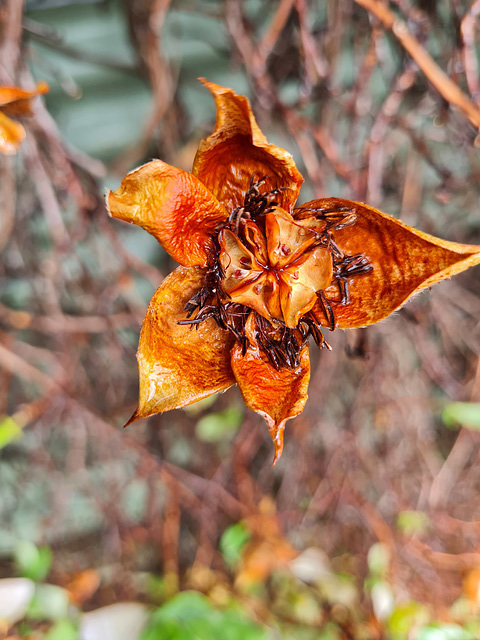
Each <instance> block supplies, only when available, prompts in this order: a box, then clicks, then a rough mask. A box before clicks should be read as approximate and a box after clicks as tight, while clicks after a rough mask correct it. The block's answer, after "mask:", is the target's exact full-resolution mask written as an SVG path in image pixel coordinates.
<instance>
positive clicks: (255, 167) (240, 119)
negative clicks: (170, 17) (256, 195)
mask: <svg viewBox="0 0 480 640" xmlns="http://www.w3.org/2000/svg"><path fill="white" fill-rule="evenodd" d="M201 81H202V82H203V84H204V85H205V86H206V87H207V89H209V91H210V92H211V93H212V95H213V97H214V99H215V105H216V107H217V120H216V125H215V130H214V132H213V133H212V134H211V135H210V136H209V137H208V138H206V139H205V140H203V141H202V142H201V143H200V146H199V149H198V151H197V155H196V156H195V161H194V164H193V174H194V175H196V176H197V178H199V179H200V180H201V181H202V182H203V184H204V185H205V186H206V187H208V189H210V191H211V192H212V193H213V194H214V195H215V196H216V197H217V198H218V200H220V202H222V203H223V204H224V205H225V206H226V207H227V209H228V210H229V211H231V210H233V209H235V208H236V207H239V206H242V205H243V201H244V197H245V193H246V192H247V190H248V189H249V187H250V181H251V178H252V176H253V177H254V179H255V180H259V179H261V178H263V177H265V178H266V180H265V183H264V185H263V187H262V190H265V191H268V190H271V189H276V188H277V187H282V188H283V189H285V190H284V191H281V192H280V193H278V194H277V195H276V196H275V200H276V201H277V202H278V203H279V204H280V205H281V206H282V207H283V208H284V209H286V210H287V211H290V210H291V209H292V208H293V206H294V204H295V202H296V201H297V198H298V194H299V191H300V185H301V184H302V182H303V178H302V176H301V175H300V173H299V172H298V170H297V168H296V166H295V162H294V160H293V158H292V156H291V155H290V154H289V153H288V152H287V151H285V150H284V149H281V148H280V147H277V146H275V145H273V144H269V142H268V140H267V139H266V138H265V136H264V135H263V133H262V132H261V131H260V129H259V127H258V125H257V123H256V121H255V118H254V116H253V114H252V110H251V108H250V103H249V101H248V99H247V98H245V97H244V96H239V95H237V94H236V93H235V92H234V91H233V90H232V89H228V88H226V87H220V86H218V85H216V84H214V83H213V82H207V81H206V80H203V79H202V80H201Z"/></svg>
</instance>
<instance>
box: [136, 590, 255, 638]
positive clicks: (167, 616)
mask: <svg viewBox="0 0 480 640" xmlns="http://www.w3.org/2000/svg"><path fill="white" fill-rule="evenodd" d="M266 638H267V635H266V631H265V630H264V629H263V628H262V627H260V626H259V625H257V624H255V623H253V622H251V621H250V620H248V619H247V618H246V617H245V616H243V615H242V614H241V613H238V612H237V611H233V610H230V609H227V610H224V611H220V610H218V609H215V608H214V607H213V606H212V604H211V603H210V601H209V600H208V599H207V598H206V597H205V596H202V595H201V594H199V593H195V592H190V591H185V592H183V593H180V594H178V595H177V596H175V597H174V598H172V599H171V600H170V601H169V602H167V603H166V604H165V605H163V606H162V607H160V608H159V609H157V611H155V613H154V614H153V616H152V618H151V620H150V623H149V625H148V627H147V629H146V630H145V631H144V632H143V634H142V635H141V637H140V640H266Z"/></svg>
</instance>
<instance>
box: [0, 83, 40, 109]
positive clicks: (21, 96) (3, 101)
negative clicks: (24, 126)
mask: <svg viewBox="0 0 480 640" xmlns="http://www.w3.org/2000/svg"><path fill="white" fill-rule="evenodd" d="M49 90H50V87H49V86H48V84H47V83H46V82H38V83H37V87H36V89H34V90H33V91H25V90H24V89H20V88H19V87H0V108H1V109H2V111H3V112H4V113H8V114H9V115H29V114H31V113H32V108H31V100H32V99H33V98H35V97H36V96H38V95H41V94H44V93H48V91H49Z"/></svg>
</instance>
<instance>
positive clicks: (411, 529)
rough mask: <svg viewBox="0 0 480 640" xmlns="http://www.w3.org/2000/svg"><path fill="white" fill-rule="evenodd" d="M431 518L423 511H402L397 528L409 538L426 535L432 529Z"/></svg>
mask: <svg viewBox="0 0 480 640" xmlns="http://www.w3.org/2000/svg"><path fill="white" fill-rule="evenodd" d="M430 525H431V522H430V518H429V517H428V515H427V514H426V513H424V512H423V511H409V510H407V511H401V512H400V513H399V514H398V518H397V527H398V529H399V530H400V531H402V532H403V533H405V534H406V535H407V536H411V535H413V534H414V533H426V532H427V531H428V530H429V529H430Z"/></svg>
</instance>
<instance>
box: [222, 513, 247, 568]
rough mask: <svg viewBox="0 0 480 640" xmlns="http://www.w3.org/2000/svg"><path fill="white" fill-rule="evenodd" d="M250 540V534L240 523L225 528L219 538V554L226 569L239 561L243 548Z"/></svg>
mask: <svg viewBox="0 0 480 640" xmlns="http://www.w3.org/2000/svg"><path fill="white" fill-rule="evenodd" d="M249 540H250V532H249V531H248V530H247V528H246V527H245V525H244V524H243V523H241V522H238V523H237V524H232V525H231V526H230V527H227V528H226V529H225V531H224V532H223V534H222V537H221V538H220V552H221V554H222V556H223V559H224V561H225V564H226V565H227V567H229V568H231V567H233V565H234V564H235V563H236V562H238V560H240V558H241V556H242V551H243V547H244V546H245V545H246V543H247V542H248V541H249Z"/></svg>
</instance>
